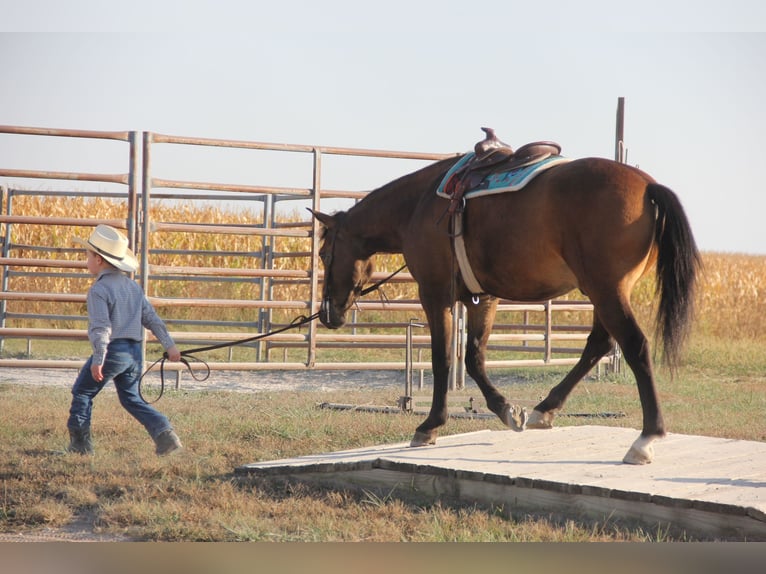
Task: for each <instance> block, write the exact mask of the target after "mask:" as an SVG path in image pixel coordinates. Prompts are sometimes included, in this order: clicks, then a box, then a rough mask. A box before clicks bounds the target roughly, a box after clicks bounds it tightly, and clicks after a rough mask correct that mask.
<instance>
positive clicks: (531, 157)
mask: <svg viewBox="0 0 766 574" xmlns="http://www.w3.org/2000/svg"><path fill="white" fill-rule="evenodd" d="M481 129H482V131H483V132H484V133H485V134H486V136H485V138H484V139H483V140H481V141H480V142H478V143H477V144H476V145H475V146H474V148H473V150H474V155H473V157H472V158H470V160H469V161H468V162H466V164H465V165H463V166H462V167H461V168H460V169H458V170H457V171H455V173H453V174H452V176H451V177H450V179H449V181H447V182H446V184H445V185H444V192H445V193H446V194H447V195H449V196H450V198H451V199H452V201H451V202H450V209H449V211H450V213H453V212H454V210H455V209H456V207H457V205H458V204H459V203H460V202H461V200H462V199H463V194H464V193H465V192H466V191H469V190H471V189H474V188H476V187H478V186H479V185H480V184H481V182H482V181H483V180H484V179H485V178H486V177H487V176H488V175H490V174H493V173H500V172H503V173H505V172H511V171H514V170H516V169H520V168H522V167H524V166H527V165H531V164H533V163H537V162H539V161H542V160H544V159H545V158H547V157H550V156H552V155H559V154H560V153H561V146H560V145H559V144H557V143H555V142H550V141H540V142H532V143H528V144H526V145H523V146H521V147H520V148H519V149H518V150H516V151H513V148H512V147H511V146H510V145H508V144H507V143H505V142H503V141H501V140H500V139H498V137H497V136H496V135H495V130H493V129H492V128H481Z"/></svg>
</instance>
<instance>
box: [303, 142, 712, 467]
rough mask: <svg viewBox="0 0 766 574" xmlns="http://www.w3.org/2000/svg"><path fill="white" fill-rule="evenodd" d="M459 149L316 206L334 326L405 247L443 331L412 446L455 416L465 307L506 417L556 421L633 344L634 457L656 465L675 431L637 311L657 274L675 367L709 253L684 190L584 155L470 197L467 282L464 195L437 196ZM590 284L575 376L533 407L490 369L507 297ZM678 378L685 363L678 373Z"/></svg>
mask: <svg viewBox="0 0 766 574" xmlns="http://www.w3.org/2000/svg"><path fill="white" fill-rule="evenodd" d="M460 158H461V156H459V155H456V156H455V157H450V158H448V159H443V160H440V161H437V162H435V163H432V164H430V165H428V166H426V167H424V168H422V169H419V170H418V171H415V172H414V173H411V174H408V175H404V176H403V177H400V178H399V179H396V180H394V181H392V182H390V183H387V184H385V185H383V186H382V187H380V188H378V189H376V190H374V191H372V192H370V193H369V194H367V195H366V196H365V197H364V198H363V199H362V200H361V201H359V202H358V203H357V204H356V205H354V206H353V207H351V208H350V209H348V210H347V211H341V212H338V213H334V214H331V215H330V214H326V213H321V212H318V211H313V210H311V211H312V213H313V215H314V217H315V218H316V219H317V220H318V221H319V223H321V226H319V227H317V228H316V229H317V231H320V230H321V232H322V243H321V247H320V252H319V255H320V258H321V259H322V262H323V265H324V268H325V276H324V282H323V295H322V302H321V307H320V320H321V321H322V323H323V324H324V325H325V326H326V327H328V328H330V329H337V328H340V327H341V326H343V324H344V323H345V320H346V312H347V311H348V309H349V308H350V307H351V306H352V305H353V304H354V302H355V301H356V299H357V298H358V296H359V294H360V293H361V291H362V288H363V286H364V285H365V283H367V282H368V280H369V278H370V276H371V274H372V271H373V263H372V260H371V258H372V256H373V255H374V254H376V253H401V254H403V256H404V259H405V262H406V264H407V267H408V268H409V270H410V272H411V274H412V277H413V278H414V280H415V281H416V282H417V285H418V294H419V298H420V302H421V304H422V306H423V309H424V311H425V314H426V317H427V319H428V324H429V327H430V332H431V351H432V368H433V399H432V403H431V408H430V412H429V414H428V416H427V418H426V419H425V420H424V421H423V422H422V423H421V424H420V425H419V426H418V427H417V428H416V430H415V434H414V437H413V439H412V441H411V446H413V447H416V446H426V445H432V444H435V442H436V437H437V433H438V429H439V427H441V426H443V425H444V424H445V423H446V421H447V417H448V413H447V389H448V376H449V369H450V366H451V365H450V361H451V359H450V344H451V336H452V329H451V325H452V315H451V313H452V309H453V305H454V303H455V301H461V302H462V303H464V304H465V306H466V317H467V321H466V323H467V345H466V346H467V348H466V351H465V365H466V370H467V372H468V374H469V375H470V376H471V378H473V379H474V380H475V381H476V383H477V385H478V386H479V388H480V389H481V392H482V394H483V395H484V398H485V399H486V403H487V407H488V408H489V409H490V410H491V411H492V412H493V413H495V414H496V415H497V416H498V417H499V418H500V419H501V420H502V421H503V423H504V424H505V425H507V426H509V427H510V428H512V429H514V430H517V431H521V430H523V429H524V428H537V429H545V428H552V426H553V421H554V417H555V415H556V413H557V411H559V410H560V409H561V408H562V407H563V405H564V403H565V401H566V399H567V397H568V396H569V394H570V393H571V392H572V390H573V389H574V388H575V386H576V385H577V383H578V382H579V381H580V380H581V379H582V378H583V377H584V376H585V375H586V374H587V373H588V372H589V371H590V370H591V368H592V367H593V366H594V365H595V364H596V363H597V362H598V361H599V359H601V358H602V357H603V356H604V355H605V354H607V353H608V352H609V351H610V350H611V349H612V348H613V345H614V343H615V342H616V343H617V344H619V346H620V348H621V349H622V353H623V356H624V358H625V360H626V362H627V364H628V366H629V367H630V369H631V370H632V372H633V374H634V376H635V379H636V383H637V386H638V395H639V399H640V403H641V408H642V413H643V428H642V430H641V434H640V436H639V437H638V438H637V439H636V440H635V442H633V444H632V445H631V446H630V449H629V450H628V452H627V454H626V455H625V457H624V459H623V462H625V463H628V464H646V463H649V462H651V461H652V458H653V456H654V449H653V445H652V442H653V441H654V440H655V439H658V438H661V437H663V436H664V435H665V425H664V422H663V417H662V413H661V410H660V405H659V402H658V397H657V391H656V388H655V379H654V373H653V366H652V362H653V361H652V356H651V355H652V353H651V351H650V348H649V344H648V342H647V338H646V336H645V335H644V333H643V332H642V330H641V328H640V326H639V325H638V323H637V321H636V318H635V316H634V313H633V310H632V309H631V305H630V295H631V291H632V290H633V287H634V286H635V284H636V282H637V281H638V280H639V279H640V278H641V277H642V276H644V275H647V274H649V273H650V272H652V271H654V273H655V279H656V283H657V290H658V295H659V303H658V310H657V318H656V321H657V325H656V331H657V336H658V339H659V340H661V342H662V351H663V357H664V359H665V360H666V362H667V363H668V364H669V365H670V366H671V367H673V366H674V365H676V364H677V361H678V359H679V353H680V349H681V346H682V343H683V341H684V338H685V337H686V335H687V334H688V331H689V327H690V323H691V319H692V315H693V302H694V288H695V285H696V279H697V274H698V270H699V266H700V256H699V252H698V250H697V247H696V244H695V240H694V237H693V235H692V231H691V228H690V225H689V221H688V219H687V217H686V214H685V212H684V209H683V207H682V205H681V203H680V201H679V199H678V197H677V196H676V195H675V194H674V193H673V192H672V191H671V190H670V189H668V188H667V187H665V186H662V185H660V184H658V183H657V182H656V181H655V180H654V179H653V178H652V177H650V176H649V175H647V174H646V173H644V172H643V171H641V170H639V169H637V168H634V167H631V166H628V165H625V164H622V163H618V162H616V161H611V160H608V159H602V158H584V159H575V160H572V161H569V162H568V163H563V164H561V165H557V166H555V167H552V168H551V169H549V170H547V171H545V172H543V173H541V174H540V175H538V176H537V177H536V178H535V179H533V180H532V181H531V182H529V183H528V184H527V185H526V186H525V187H524V188H523V189H521V190H519V191H515V192H512V193H502V194H497V195H486V196H483V197H477V198H474V199H471V200H469V201H467V202H466V203H465V204H464V209H463V211H464V213H463V230H462V233H463V239H464V244H465V253H466V255H467V258H468V261H469V263H470V266H471V268H472V270H473V273H474V275H475V278H476V279H477V280H478V283H479V285H480V287H481V289H482V293H481V294H480V295H479V296H477V294H476V293H472V292H471V291H470V290H469V289H468V288H467V286H466V283H465V281H464V280H463V277H462V275H461V273H460V271H459V269H458V267H457V265H456V264H455V253H454V246H453V239H452V237H451V235H450V232H451V228H450V224H449V220H450V218H449V217H444V214H445V211H446V210H447V208H448V206H449V203H450V201H449V200H448V199H445V198H443V197H439V196H437V194H436V189H437V187H438V186H439V185H440V182H441V181H442V178H444V176H445V174H446V173H447V172H448V170H450V168H451V167H453V166H455V165H456V162H458V161H459V160H460ZM574 289H579V290H580V291H582V292H583V293H584V294H586V295H587V296H588V297H589V298H590V301H591V302H592V304H593V308H594V312H593V327H592V330H591V332H590V334H589V336H588V339H587V342H586V344H585V347H584V349H583V352H582V355H581V357H580V359H579V360H578V362H577V363H576V364H575V365H574V367H573V368H572V369H571V371H570V372H569V373H568V374H567V375H566V376H565V377H564V378H563V379H562V381H561V382H560V383H559V384H558V385H556V386H555V387H554V388H553V389H551V391H550V392H549V394H548V396H547V397H546V398H545V399H544V400H542V401H541V402H540V403H539V404H537V405H536V406H535V407H534V410H533V411H532V413H530V415H529V417H528V419H527V417H526V412H525V411H523V410H522V409H520V408H519V407H518V406H515V405H511V404H509V403H508V401H507V400H506V399H505V397H504V396H503V395H502V394H501V393H500V392H499V391H498V389H497V388H496V387H495V386H494V385H493V384H492V382H491V381H490V379H489V378H488V376H487V372H486V369H485V352H486V347H487V341H488V338H489V335H490V331H491V329H492V324H493V322H494V317H495V312H496V309H497V303H498V299H499V298H502V299H509V300H514V301H530V302H532V301H536V302H538V301H544V300H548V299H553V298H555V297H558V296H561V295H564V294H565V293H568V292H569V291H571V290H574ZM671 372H672V371H671Z"/></svg>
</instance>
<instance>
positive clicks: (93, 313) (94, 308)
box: [87, 269, 174, 365]
mask: <svg viewBox="0 0 766 574" xmlns="http://www.w3.org/2000/svg"><path fill="white" fill-rule="evenodd" d="M87 304H88V339H89V340H90V343H91V346H92V347H93V364H95V365H102V364H103V363H104V358H105V357H106V348H107V345H108V344H109V341H112V340H114V339H132V340H134V341H141V340H143V338H144V328H147V329H149V330H150V331H151V332H152V333H153V334H154V336H155V337H157V340H158V341H159V342H160V344H161V345H162V346H163V348H165V349H168V348H170V347H172V346H173V344H174V343H173V339H172V338H171V337H170V334H169V333H168V329H167V327H166V326H165V323H164V322H163V321H162V319H161V318H160V317H159V316H158V315H157V313H156V311H155V310H154V307H152V305H151V303H149V300H148V299H147V298H146V295H145V294H144V292H143V290H142V289H141V287H140V286H139V285H138V283H136V282H135V281H133V280H132V279H131V278H130V277H128V276H127V275H126V274H125V273H123V272H122V271H120V270H118V269H108V270H106V271H103V272H101V273H100V274H99V276H98V277H97V278H96V281H95V282H94V283H93V285H92V286H91V288H90V289H89V290H88V296H87Z"/></svg>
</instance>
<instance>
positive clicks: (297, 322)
mask: <svg viewBox="0 0 766 574" xmlns="http://www.w3.org/2000/svg"><path fill="white" fill-rule="evenodd" d="M405 267H407V264H404V265H402V266H401V267H399V269H397V270H396V271H394V272H393V273H391V274H390V275H388V276H387V277H384V278H383V279H381V280H380V281H378V282H376V283H373V284H372V285H370V286H369V287H367V288H365V289H362V290H361V291H360V292H359V295H360V296H363V295H367V294H368V293H372V292H373V291H375V290H376V289H380V286H381V285H383V284H384V283H387V282H388V281H390V280H391V279H392V278H393V277H394V276H395V275H396V274H397V273H399V272H400V271H403V270H404V269H405ZM318 318H319V313H318V312H317V313H314V314H313V315H310V316H308V317H306V316H305V315H299V316H298V317H296V318H295V319H293V320H292V321H291V322H290V324H288V325H286V326H284V327H281V328H280V329H275V330H274V331H269V332H268V333H261V334H260V335H255V336H254V337H248V338H247V339H241V340H239V341H229V342H226V343H218V344H216V345H209V346H207V347H197V348H196V349H187V350H185V351H181V359H180V362H181V363H183V364H184V365H186V369H187V370H188V371H189V374H190V375H191V377H192V378H193V379H194V380H195V381H197V382H200V383H201V382H203V381H206V380H207V379H208V378H209V377H210V366H209V365H208V364H207V363H206V362H205V361H204V360H202V359H200V358H199V357H195V356H194V354H195V353H204V352H207V351H214V350H216V349H224V348H226V347H235V346H237V345H244V344H245V343H252V342H253V341H257V340H259V339H264V338H266V337H269V336H271V335H277V334H279V333H283V332H284V331H288V330H290V329H296V328H298V327H301V326H303V325H305V324H306V323H311V321H313V320H314V319H318ZM167 359H168V354H167V352H163V353H162V356H161V357H160V358H159V359H157V360H156V361H154V362H153V363H152V364H151V365H150V366H149V368H147V369H146V370H145V371H144V373H143V374H142V375H141V378H140V379H138V395H139V396H140V397H141V399H142V400H143V401H144V402H145V403H146V404H152V403H156V402H157V401H159V400H160V398H162V395H163V394H164V393H165V361H166V360H167ZM191 362H195V363H200V364H201V365H203V368H204V371H205V372H204V374H202V375H198V374H197V373H195V372H194V369H193V368H192V366H191ZM157 363H159V364H160V394H159V395H158V396H157V398H156V399H154V400H153V401H147V400H146V397H144V394H143V392H142V391H141V383H142V382H143V380H144V377H145V376H146V375H147V374H148V373H149V371H151V370H152V369H153V368H154V367H155V366H156V365H157Z"/></svg>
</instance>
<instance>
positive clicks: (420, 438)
mask: <svg viewBox="0 0 766 574" xmlns="http://www.w3.org/2000/svg"><path fill="white" fill-rule="evenodd" d="M432 444H436V435H435V434H433V433H427V432H420V431H415V436H414V437H412V441H411V442H410V446H411V447H412V446H431V445H432Z"/></svg>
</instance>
